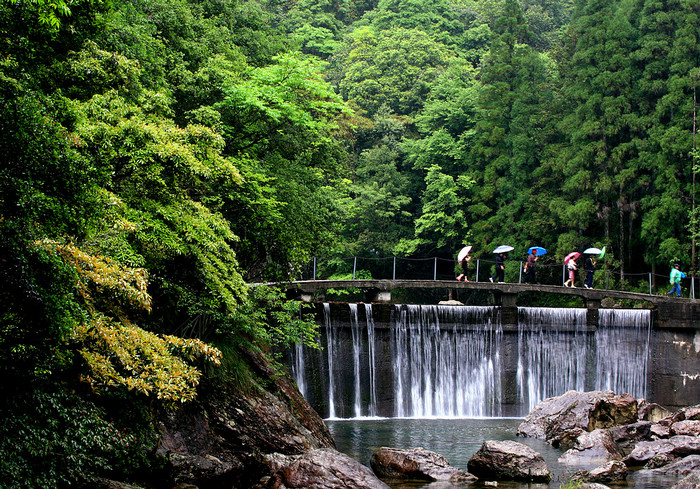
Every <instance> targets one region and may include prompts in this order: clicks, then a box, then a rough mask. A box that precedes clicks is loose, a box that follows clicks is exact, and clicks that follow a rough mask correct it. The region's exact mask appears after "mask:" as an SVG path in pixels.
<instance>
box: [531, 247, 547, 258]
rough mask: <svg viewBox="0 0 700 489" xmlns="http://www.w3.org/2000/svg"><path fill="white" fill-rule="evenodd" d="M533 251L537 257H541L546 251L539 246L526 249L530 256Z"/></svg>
mask: <svg viewBox="0 0 700 489" xmlns="http://www.w3.org/2000/svg"><path fill="white" fill-rule="evenodd" d="M533 251H534V252H536V253H535V254H536V255H537V256H542V255H546V254H547V250H545V249H544V248H542V247H541V246H530V248H528V250H527V252H528V253H530V254H532V252H533Z"/></svg>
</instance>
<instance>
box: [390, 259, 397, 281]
mask: <svg viewBox="0 0 700 489" xmlns="http://www.w3.org/2000/svg"><path fill="white" fill-rule="evenodd" d="M391 280H396V257H394V270H393V271H392V272H391Z"/></svg>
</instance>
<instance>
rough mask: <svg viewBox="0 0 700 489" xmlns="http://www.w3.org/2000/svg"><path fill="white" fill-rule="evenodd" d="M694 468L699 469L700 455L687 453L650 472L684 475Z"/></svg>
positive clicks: (676, 475) (694, 469)
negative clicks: (685, 455)
mask: <svg viewBox="0 0 700 489" xmlns="http://www.w3.org/2000/svg"><path fill="white" fill-rule="evenodd" d="M696 470H698V471H700V455H688V456H687V457H684V458H681V459H677V460H675V461H673V462H672V463H670V464H667V465H664V466H663V467H660V468H655V469H653V470H651V471H650V472H652V473H654V474H663V475H670V476H675V477H685V476H687V475H688V474H690V473H691V472H694V471H696Z"/></svg>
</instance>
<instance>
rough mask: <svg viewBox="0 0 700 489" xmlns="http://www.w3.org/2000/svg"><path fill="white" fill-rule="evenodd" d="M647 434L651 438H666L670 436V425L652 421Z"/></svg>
mask: <svg viewBox="0 0 700 489" xmlns="http://www.w3.org/2000/svg"><path fill="white" fill-rule="evenodd" d="M649 434H650V435H651V439H652V440H658V439H659V438H668V437H669V436H671V425H669V424H665V423H654V424H653V425H651V428H650V429H649Z"/></svg>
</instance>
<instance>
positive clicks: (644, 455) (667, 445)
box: [622, 435, 700, 467]
mask: <svg viewBox="0 0 700 489" xmlns="http://www.w3.org/2000/svg"><path fill="white" fill-rule="evenodd" d="M695 454H700V437H695V436H685V435H678V436H673V437H671V438H667V439H663V440H654V441H641V442H639V443H637V446H636V447H634V450H632V452H631V453H630V454H629V455H627V456H626V457H625V458H624V459H623V460H622V461H623V462H625V464H627V466H628V467H638V466H643V465H644V464H646V463H647V462H648V461H649V460H651V459H652V458H653V457H655V456H659V455H662V456H665V455H669V456H672V457H685V456H687V455H695Z"/></svg>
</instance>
